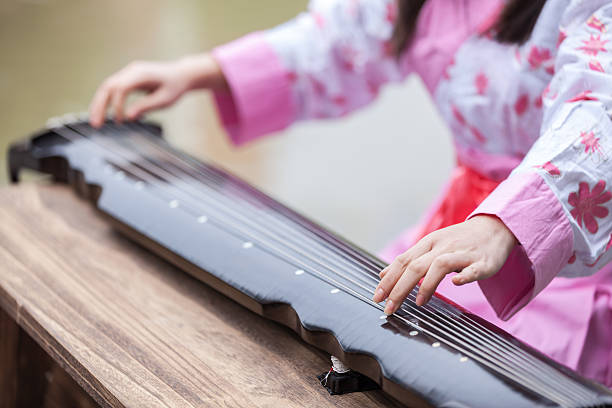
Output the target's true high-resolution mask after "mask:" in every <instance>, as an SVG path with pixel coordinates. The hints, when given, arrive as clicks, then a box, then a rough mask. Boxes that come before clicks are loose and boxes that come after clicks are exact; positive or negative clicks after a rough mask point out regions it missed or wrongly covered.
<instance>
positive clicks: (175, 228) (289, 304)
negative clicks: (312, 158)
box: [9, 121, 612, 407]
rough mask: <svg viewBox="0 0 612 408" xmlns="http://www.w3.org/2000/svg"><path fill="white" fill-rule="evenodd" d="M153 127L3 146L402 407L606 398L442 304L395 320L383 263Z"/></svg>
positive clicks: (87, 130) (55, 130) (584, 402)
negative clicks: (378, 298)
mask: <svg viewBox="0 0 612 408" xmlns="http://www.w3.org/2000/svg"><path fill="white" fill-rule="evenodd" d="M160 133H161V130H160V129H159V128H157V127H155V126H152V125H146V124H142V123H128V124H125V125H121V126H119V125H116V124H113V123H106V124H105V125H104V126H103V127H102V128H101V129H93V128H91V127H90V126H89V125H87V124H86V123H85V122H82V121H74V122H69V123H62V124H57V125H56V126H52V127H51V128H49V129H46V130H44V131H41V132H39V133H38V134H36V135H35V136H33V137H32V138H31V139H29V140H28V141H26V142H24V143H21V144H17V145H14V146H13V147H12V148H11V150H10V153H9V166H10V171H11V176H12V178H13V180H15V181H16V180H17V178H18V174H19V171H20V170H21V169H22V168H31V169H34V170H38V171H40V172H43V173H48V174H51V175H53V176H54V178H55V179H57V180H59V181H66V182H69V183H71V184H73V185H75V187H76V188H77V191H79V192H80V193H81V194H83V195H85V196H87V197H90V198H91V199H92V200H93V201H94V203H95V205H96V206H97V208H98V209H99V210H100V211H101V212H102V213H104V214H105V215H107V216H108V217H109V218H110V219H111V221H112V222H114V223H115V225H116V226H117V227H118V228H119V229H120V230H122V231H123V232H125V233H126V234H127V235H128V236H130V237H131V238H133V239H135V240H137V241H138V242H140V243H141V244H143V245H145V246H147V247H148V248H150V249H151V250H153V251H155V252H157V253H158V254H160V255H161V256H163V257H165V258H167V259H169V260H170V261H172V262H174V263H175V264H177V265H178V266H179V267H181V268H183V269H184V270H186V271H187V272H189V273H191V274H193V275H194V276H196V277H197V278H199V279H201V280H202V281H204V282H206V283H207V284H209V285H212V286H213V287H215V288H217V289H218V290H220V291H222V292H223V293H225V294H226V295H228V296H230V297H232V298H234V299H235V300H236V301H238V302H240V303H242V304H243V305H244V306H246V307H248V308H250V309H251V310H253V311H255V312H257V313H259V314H262V315H264V316H266V317H269V318H271V319H273V320H276V321H278V322H281V323H283V324H285V325H287V326H289V327H291V328H292V329H293V330H295V331H296V332H297V333H298V334H300V336H301V337H302V338H303V339H304V340H305V341H307V342H309V343H311V344H314V345H315V346H317V347H320V348H322V349H324V350H326V351H328V352H330V353H332V354H335V355H337V356H338V357H340V358H341V359H342V360H344V361H345V362H346V363H347V364H348V365H349V366H351V367H352V368H354V369H355V370H357V371H359V372H362V373H363V374H365V375H367V376H369V377H371V378H372V379H374V380H375V381H377V382H378V383H379V384H381V386H382V388H383V390H384V391H386V392H388V393H389V394H391V395H393V396H394V397H395V398H397V399H398V400H400V401H402V402H404V403H406V404H407V405H409V406H441V407H534V406H536V407H538V406H539V407H545V406H561V407H595V406H612V392H610V390H609V389H607V388H605V387H603V386H601V385H599V384H596V383H594V382H591V381H588V380H586V379H583V378H582V377H580V376H579V375H577V374H576V373H574V372H572V371H571V370H569V369H567V368H565V367H563V366H561V365H559V364H556V363H555V362H553V361H552V360H550V359H548V358H547V357H545V356H544V355H542V354H541V353H539V352H537V351H535V350H533V349H532V348H530V347H528V346H526V345H524V344H523V343H521V342H520V341H518V340H516V339H514V338H513V337H512V336H511V335H509V334H507V333H505V332H503V331H502V330H500V329H499V328H496V327H495V326H493V325H491V324H489V323H488V322H486V321H484V320H482V319H480V318H478V317H477V316H474V315H472V314H470V313H468V312H467V311H465V310H462V309H461V308H459V307H456V306H454V305H452V304H451V303H449V302H447V301H445V300H443V299H440V298H434V299H432V301H431V302H430V304H428V305H427V306H425V307H417V306H416V305H415V304H414V298H415V293H414V292H413V293H412V294H411V295H410V296H409V298H408V299H407V300H406V301H405V302H404V304H403V305H402V308H401V309H400V310H399V311H398V313H396V314H395V315H393V316H389V317H386V316H384V314H383V312H382V309H383V307H382V306H381V305H377V304H375V303H373V302H372V301H371V300H370V299H371V297H372V291H373V290H374V288H375V286H376V283H377V281H378V278H377V275H378V272H379V271H380V270H381V269H382V268H383V267H384V266H385V264H384V263H383V262H382V261H380V260H379V259H377V258H376V257H374V256H372V255H370V254H368V253H367V252H365V251H363V250H361V249H359V248H357V247H355V246H354V245H352V244H350V243H348V242H347V241H345V240H343V239H341V238H339V237H337V236H335V235H333V234H332V233H330V232H328V231H326V230H325V229H323V228H321V227H320V226H318V225H317V224H315V223H313V222H311V221H309V220H308V219H306V218H304V217H302V216H301V215H299V214H297V213H295V212H294V211H292V210H290V209H289V208H287V207H285V206H283V205H282V204H280V203H278V202H277V201H275V200H273V199H271V198H270V197H268V196H266V195H265V194H263V193H261V192H259V191H257V190H256V189H255V188H253V187H251V186H249V185H247V184H246V183H244V182H242V181H241V180H239V179H238V178H236V177H234V176H232V175H230V174H228V173H226V172H224V171H222V170H220V169H219V168H217V167H214V166H211V165H209V164H205V163H202V162H200V161H198V160H195V159H193V158H191V157H189V156H187V155H185V154H184V153H181V152H178V151H176V150H175V149H173V148H172V147H171V146H169V145H168V144H167V143H166V142H165V141H164V140H163V139H162V138H161V137H160Z"/></svg>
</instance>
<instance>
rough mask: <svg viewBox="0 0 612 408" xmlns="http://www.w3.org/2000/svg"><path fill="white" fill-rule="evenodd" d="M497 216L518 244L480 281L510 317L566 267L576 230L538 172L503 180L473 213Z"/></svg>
mask: <svg viewBox="0 0 612 408" xmlns="http://www.w3.org/2000/svg"><path fill="white" fill-rule="evenodd" d="M479 214H488V215H494V216H496V217H498V218H499V219H500V220H501V221H502V222H503V223H504V224H505V225H506V226H507V227H508V228H509V229H510V230H511V231H512V233H513V234H514V236H515V237H516V239H517V240H518V242H519V244H520V245H519V246H517V247H516V248H515V250H514V251H513V252H512V254H511V255H510V256H509V257H508V260H507V261H506V263H505V264H504V266H503V267H502V269H501V270H500V271H499V272H498V273H497V274H496V275H494V276H493V277H491V278H489V279H485V280H481V281H479V284H480V288H481V289H482V291H483V293H484V295H485V297H486V298H487V300H488V301H489V303H490V304H491V306H492V307H493V309H494V310H495V312H496V313H497V315H498V316H499V317H500V318H501V319H504V320H506V319H508V318H510V317H511V316H512V315H513V314H514V313H516V312H517V311H518V310H520V309H521V308H522V307H523V306H525V305H526V304H527V303H528V302H529V301H530V300H531V299H532V298H533V297H535V296H536V295H537V294H538V293H539V292H540V291H541V290H542V289H544V288H545V287H546V286H547V285H548V284H549V283H550V281H551V280H552V279H553V278H554V277H555V276H556V275H557V274H558V272H559V271H560V270H561V269H562V268H563V267H564V266H565V265H567V262H568V259H569V258H570V255H571V253H572V249H573V241H574V237H573V231H572V227H571V225H570V222H569V220H568V217H567V216H566V214H565V211H564V209H563V207H562V205H561V203H560V202H559V199H558V198H557V197H556V196H555V194H554V193H553V192H552V190H551V189H550V187H549V186H548V185H547V184H546V182H545V181H544V179H543V178H542V177H541V176H539V175H538V174H536V173H518V174H514V175H511V176H510V177H509V178H508V179H507V180H505V181H503V182H502V183H501V184H500V185H499V186H498V187H497V188H496V189H495V190H494V191H493V192H492V193H491V194H490V195H489V197H487V198H486V199H485V200H484V201H483V202H482V203H481V204H480V205H479V206H478V208H477V209H476V210H475V211H474V212H473V213H472V214H471V215H470V216H469V217H468V218H471V217H473V216H475V215H479Z"/></svg>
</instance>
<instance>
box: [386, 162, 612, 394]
mask: <svg viewBox="0 0 612 408" xmlns="http://www.w3.org/2000/svg"><path fill="white" fill-rule="evenodd" d="M496 186H497V182H495V181H493V180H489V179H487V178H485V177H483V176H481V175H480V174H478V173H476V172H474V171H473V170H470V169H468V168H466V167H463V166H458V167H457V168H456V169H455V171H454V172H453V176H452V178H451V180H450V181H449V182H448V183H447V185H446V187H445V188H444V190H443V192H442V194H441V195H440V197H439V199H438V200H437V201H436V203H435V204H434V205H433V206H432V208H431V209H430V211H429V212H428V213H427V214H426V215H425V217H423V219H422V221H421V222H420V223H419V225H418V226H417V227H415V228H412V229H410V230H408V231H406V232H405V233H404V234H402V236H400V237H399V238H398V239H397V240H396V241H395V242H394V243H392V244H391V245H390V246H388V247H387V248H386V249H384V250H383V251H382V253H381V254H380V255H381V257H382V258H383V259H384V260H386V261H387V262H391V261H392V260H393V258H395V257H396V256H397V255H399V254H401V253H402V252H404V251H406V250H407V249H408V248H410V247H411V246H412V245H414V243H416V242H417V241H418V240H419V239H420V238H422V237H423V236H425V235H427V234H428V233H430V232H432V231H434V230H436V229H439V228H444V227H446V226H448V225H452V224H456V223H459V222H462V221H463V220H465V218H466V217H467V216H468V215H469V214H470V213H471V212H472V211H473V210H474V209H475V208H476V207H477V206H478V204H479V203H480V202H481V201H482V200H483V199H484V198H485V197H486V196H487V195H488V194H489V193H490V192H491V191H492V190H493V189H494V188H495V187H496ZM438 293H440V294H441V295H443V296H446V297H447V298H449V299H451V300H453V301H454V302H456V303H458V304H459V305H461V306H463V307H465V308H466V309H468V310H469V311H471V312H472V313H474V314H477V315H479V316H481V317H483V318H484V319H487V320H488V321H490V322H492V323H493V324H495V325H496V326H498V327H501V328H502V329H504V330H506V331H507V332H509V333H511V334H513V335H514V336H515V337H517V338H519V339H521V340H522V341H524V342H525V343H527V344H529V345H531V346H532V347H534V348H536V349H538V350H540V351H541V352H543V353H544V354H546V355H548V356H549V357H551V358H552V359H554V360H556V361H557V362H559V363H561V364H564V365H566V366H568V367H570V368H572V369H574V370H577V371H578V372H579V373H581V374H582V375H584V376H586V377H588V378H591V379H593V380H595V381H598V382H600V383H602V384H605V385H607V386H608V387H612V265H607V266H606V267H604V268H603V269H601V270H600V271H599V272H597V273H596V274H594V275H591V276H588V277H584V278H555V279H553V281H552V282H551V283H550V284H549V285H548V286H547V287H546V288H545V289H544V290H543V291H542V292H541V293H540V294H539V295H538V296H537V297H536V298H535V299H533V300H532V301H531V302H530V303H529V304H527V305H526V306H525V307H524V308H523V309H521V310H520V311H519V312H517V313H516V314H515V315H514V316H513V317H511V318H510V319H508V320H507V321H503V320H501V319H499V318H498V317H497V316H496V314H495V312H494V311H493V309H492V308H491V306H490V305H489V303H488V302H487V300H486V299H485V297H484V295H483V294H482V291H481V290H480V287H479V286H478V284H477V283H476V282H474V283H471V284H467V285H464V286H461V287H458V286H455V285H453V284H452V282H451V281H450V279H444V280H443V281H442V283H441V284H440V286H439V287H438Z"/></svg>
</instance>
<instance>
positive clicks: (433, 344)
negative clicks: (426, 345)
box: [431, 341, 440, 348]
mask: <svg viewBox="0 0 612 408" xmlns="http://www.w3.org/2000/svg"><path fill="white" fill-rule="evenodd" d="M431 347H434V348H435V347H440V342H439V341H436V342H435V343H432V345H431Z"/></svg>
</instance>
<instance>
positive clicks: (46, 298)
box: [0, 184, 398, 407]
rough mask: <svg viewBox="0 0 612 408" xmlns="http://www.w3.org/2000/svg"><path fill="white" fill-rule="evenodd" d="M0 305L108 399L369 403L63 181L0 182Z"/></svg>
mask: <svg viewBox="0 0 612 408" xmlns="http://www.w3.org/2000/svg"><path fill="white" fill-rule="evenodd" d="M0 305H1V306H2V307H3V308H4V309H5V310H6V312H7V313H8V314H9V315H10V316H11V317H12V318H13V319H14V320H16V321H17V322H18V323H19V325H20V326H21V327H22V328H24V329H25V331H27V333H29V334H30V335H31V336H32V338H33V339H34V340H35V341H36V342H37V343H38V344H40V345H41V346H42V347H43V348H44V350H45V351H46V352H47V353H49V354H50V355H51V356H52V357H53V358H54V359H55V360H56V361H57V362H58V363H59V364H60V365H61V367H63V368H64V369H65V370H66V371H67V372H68V373H69V374H70V375H71V376H72V377H73V378H74V379H75V380H76V381H77V382H78V383H79V384H80V386H81V387H82V388H83V389H84V390H86V391H87V392H88V393H89V394H90V395H91V396H92V397H93V398H94V399H95V400H96V402H97V403H99V404H100V405H102V406H108V407H123V406H125V407H144V406H147V407H151V406H168V407H195V406H207V407H208V406H210V407H273V406H283V407H303V406H312V407H329V406H338V407H349V406H350V407H354V406H360V407H374V406H397V405H398V404H397V403H396V402H394V401H392V400H390V399H389V398H388V397H386V396H385V395H384V394H383V393H381V392H380V391H371V392H367V393H356V394H349V395H344V396H330V395H329V394H327V392H326V391H325V390H324V389H323V388H322V387H321V386H320V385H319V384H318V382H317V380H316V377H315V376H316V375H317V374H318V373H320V372H323V371H325V370H327V369H328V366H329V363H328V359H327V356H326V355H324V354H323V353H321V352H319V351H317V350H315V349H314V348H312V347H310V346H307V345H306V344H305V343H304V342H302V341H301V340H299V338H298V337H297V336H296V335H295V334H294V333H293V332H291V331H290V330H288V329H286V328H284V327H281V326H280V325H277V324H275V323H272V322H270V321H267V320H265V319H263V318H261V317H259V316H257V315H255V314H254V313H252V312H249V311H248V310H246V309H245V308H243V307H241V306H239V305H237V304H236V303H234V302H233V301H231V300H229V299H228V298H226V297H224V296H222V295H220V294H218V293H216V292H215V291H213V290H211V289H210V288H208V287H207V286H205V285H203V284H202V283H200V282H199V281H197V280H195V279H193V278H191V277H189V276H188V275H187V274H185V273H183V272H181V271H179V270H178V269H176V268H174V267H172V266H171V265H169V264H167V263H166V262H164V261H162V260H161V259H159V258H157V257H155V256H154V255H152V254H150V253H148V252H146V251H144V250H142V249H141V248H140V247H138V246H136V245H135V244H133V243H132V242H130V241H128V240H127V239H125V238H123V237H122V236H121V235H119V234H117V233H116V232H114V231H113V230H112V229H111V227H110V226H109V225H108V223H105V222H104V220H103V219H102V218H101V217H100V216H98V215H97V213H96V212H95V211H94V209H93V208H92V207H91V206H90V204H89V203H87V202H85V201H83V200H80V199H78V198H76V197H75V196H74V194H73V193H72V192H71V191H70V190H68V189H67V188H66V187H63V186H55V185H52V186H46V185H36V184H31V185H21V186H17V187H6V188H3V189H0Z"/></svg>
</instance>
